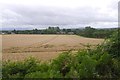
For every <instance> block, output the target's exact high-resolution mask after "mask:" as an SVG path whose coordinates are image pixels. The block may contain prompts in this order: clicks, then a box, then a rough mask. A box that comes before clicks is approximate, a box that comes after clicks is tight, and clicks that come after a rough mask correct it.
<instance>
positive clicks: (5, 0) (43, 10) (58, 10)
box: [0, 0, 119, 29]
mask: <svg viewBox="0 0 120 80" xmlns="http://www.w3.org/2000/svg"><path fill="white" fill-rule="evenodd" d="M118 1H119V0H0V11H1V12H0V26H2V28H3V29H14V28H15V29H33V28H40V29H43V28H47V27H48V26H59V27H61V28H80V27H85V26H92V27H95V28H109V27H117V26H118Z"/></svg>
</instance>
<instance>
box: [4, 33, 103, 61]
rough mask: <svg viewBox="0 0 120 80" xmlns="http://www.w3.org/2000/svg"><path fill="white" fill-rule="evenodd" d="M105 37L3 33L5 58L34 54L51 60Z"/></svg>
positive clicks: (13, 58) (21, 57) (24, 56)
mask: <svg viewBox="0 0 120 80" xmlns="http://www.w3.org/2000/svg"><path fill="white" fill-rule="evenodd" d="M101 42H103V39H94V38H84V37H80V36H76V35H3V36H2V48H3V49H2V52H3V60H8V59H10V60H23V59H24V58H26V57H28V56H34V57H36V58H39V59H41V60H50V59H52V58H54V57H56V56H58V55H59V53H61V52H63V51H67V50H79V49H82V48H84V45H87V44H91V45H97V44H100V43H101Z"/></svg>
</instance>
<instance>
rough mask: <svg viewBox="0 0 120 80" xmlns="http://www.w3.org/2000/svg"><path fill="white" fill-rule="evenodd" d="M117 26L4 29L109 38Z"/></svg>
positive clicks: (21, 32)
mask: <svg viewBox="0 0 120 80" xmlns="http://www.w3.org/2000/svg"><path fill="white" fill-rule="evenodd" d="M116 29H117V28H108V29H96V28H92V27H91V26H87V27H85V28H83V29H79V28H77V29H60V28H59V27H48V28H47V29H43V30H40V29H33V30H15V29H14V30H12V31H2V32H4V33H6V34H75V35H80V36H84V37H90V38H108V37H110V35H111V34H112V33H113V32H114V31H115V30H116Z"/></svg>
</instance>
